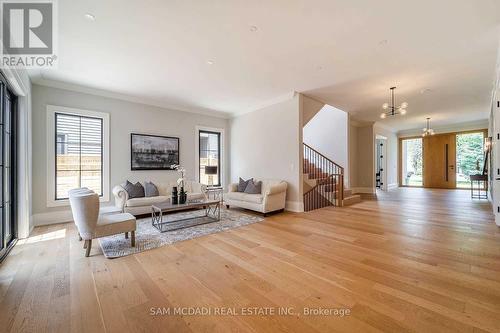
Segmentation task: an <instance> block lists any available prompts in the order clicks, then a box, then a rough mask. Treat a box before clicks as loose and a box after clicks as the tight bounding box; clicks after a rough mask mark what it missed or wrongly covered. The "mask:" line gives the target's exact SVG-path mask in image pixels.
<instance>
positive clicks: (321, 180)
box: [303, 143, 344, 212]
mask: <svg viewBox="0 0 500 333" xmlns="http://www.w3.org/2000/svg"><path fill="white" fill-rule="evenodd" d="M303 168H304V170H303V171H304V174H307V177H309V178H310V179H315V180H316V184H315V186H314V187H313V188H311V189H310V190H309V191H307V192H305V193H304V211H306V212H308V211H311V210H314V209H319V208H323V207H327V206H342V205H343V199H344V168H343V167H341V166H340V165H338V164H337V163H335V162H333V161H332V160H330V159H329V158H328V157H326V156H325V155H323V154H321V153H320V152H318V151H317V150H315V149H314V148H312V147H311V146H309V145H307V144H306V143H304V157H303Z"/></svg>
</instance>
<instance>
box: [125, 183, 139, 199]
mask: <svg viewBox="0 0 500 333" xmlns="http://www.w3.org/2000/svg"><path fill="white" fill-rule="evenodd" d="M123 188H124V189H125V191H127V193H128V198H129V199H134V198H144V187H143V186H142V185H141V183H139V182H137V183H135V184H132V183H131V182H129V181H128V180H127V182H126V183H125V186H123Z"/></svg>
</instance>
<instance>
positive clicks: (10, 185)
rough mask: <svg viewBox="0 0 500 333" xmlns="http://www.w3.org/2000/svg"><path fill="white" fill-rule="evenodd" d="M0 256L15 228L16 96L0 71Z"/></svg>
mask: <svg viewBox="0 0 500 333" xmlns="http://www.w3.org/2000/svg"><path fill="white" fill-rule="evenodd" d="M0 101H1V103H0V258H3V257H4V256H5V255H6V254H7V252H8V250H9V248H10V246H11V245H12V244H14V243H13V241H14V239H15V238H16V234H17V230H16V226H17V202H16V189H17V184H16V179H17V158H16V157H17V111H16V107H15V105H16V103H17V98H16V96H15V95H14V94H12V93H11V91H10V90H9V88H8V87H7V84H6V82H5V81H4V79H3V76H1V74H0Z"/></svg>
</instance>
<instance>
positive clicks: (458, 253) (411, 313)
mask: <svg viewBox="0 0 500 333" xmlns="http://www.w3.org/2000/svg"><path fill="white" fill-rule="evenodd" d="M82 246H83V243H82V242H79V241H78V236H77V233H76V231H75V228H74V226H73V225H72V224H62V225H53V226H47V227H40V228H36V229H35V231H34V233H33V235H32V237H30V238H29V239H27V240H24V241H20V242H19V244H18V245H16V247H15V248H14V249H13V251H12V253H11V254H10V255H9V257H8V258H7V259H6V260H5V262H4V263H3V264H2V265H1V266H0V297H1V301H0V331H1V332H7V331H12V332H19V331H25V332H35V331H36V332H70V331H71V332H101V331H102V332H104V331H107V332H139V331H144V332H160V331H163V332H190V331H193V332H200V331H204V332H229V331H240V332H279V331H281V332H411V331H418V332H484V331H488V332H500V228H498V227H497V226H496V225H495V223H494V221H493V216H492V214H491V211H490V205H489V204H488V203H487V202H485V201H478V200H474V201H472V200H471V199H470V198H469V192H468V191H460V190H455V191H449V190H426V189H400V190H396V191H393V192H390V193H388V194H385V195H382V196H380V197H379V199H378V200H365V201H363V202H362V203H359V204H356V205H353V206H349V207H344V208H326V209H322V210H317V211H313V212H310V213H304V214H292V213H284V214H280V215H275V216H271V217H268V218H266V219H265V221H264V222H262V223H256V224H252V225H250V226H246V227H242V228H239V229H233V230H231V231H228V232H222V233H218V234H213V235H210V236H205V237H201V238H197V239H194V240H189V241H185V242H180V243H176V244H174V245H170V246H165V247H162V248H160V249H156V250H152V251H147V252H143V253H140V254H137V255H133V256H129V257H124V258H120V259H114V260H109V259H106V258H104V257H103V256H102V254H101V252H100V248H99V245H98V242H94V244H93V248H92V253H91V257H90V258H85V256H84V251H83V249H82ZM182 307H189V309H187V310H189V311H194V310H198V311H208V310H210V311H212V313H211V315H189V314H184V315H178V314H174V313H173V311H174V309H182ZM197 307H200V308H197ZM203 307H204V308H203ZM253 307H267V308H271V309H270V310H267V311H273V309H274V311H277V310H278V307H287V308H293V314H291V315H276V314H275V315H267V316H266V315H245V314H247V313H245V314H244V313H243V311H250V310H251V309H252V308H253ZM233 308H234V311H235V312H238V315H231V313H227V315H216V314H215V313H214V312H215V311H223V310H224V311H226V312H227V311H231V310H233ZM304 308H325V309H327V308H328V309H329V308H336V309H340V308H345V309H349V310H350V314H349V315H345V316H343V317H342V316H339V315H338V316H334V315H333V314H332V315H316V316H307V315H305V314H304V313H303V309H304ZM151 309H153V310H154V312H163V315H151ZM169 309H171V311H172V312H171V314H170V315H168V314H167V313H166V312H167V311H168V310H169ZM207 309H208V310H207ZM259 310H262V309H259ZM262 311H264V310H262Z"/></svg>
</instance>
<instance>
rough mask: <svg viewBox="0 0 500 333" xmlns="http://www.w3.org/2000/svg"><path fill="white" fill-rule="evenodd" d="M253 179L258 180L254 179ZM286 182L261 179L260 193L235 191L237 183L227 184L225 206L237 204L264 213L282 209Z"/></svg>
mask: <svg viewBox="0 0 500 333" xmlns="http://www.w3.org/2000/svg"><path fill="white" fill-rule="evenodd" d="M255 181H258V179H256V180H255ZM287 185H288V184H287V183H286V182H285V181H282V180H273V179H265V180H262V192H261V193H260V194H248V193H244V192H237V189H238V184H229V188H228V192H227V193H226V194H225V195H224V203H225V205H226V207H227V208H230V207H231V206H237V207H241V208H246V209H250V210H254V211H257V212H261V213H264V215H266V214H267V213H270V212H276V211H283V210H284V209H285V202H286V188H287Z"/></svg>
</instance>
